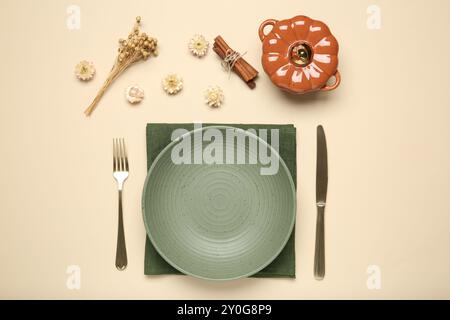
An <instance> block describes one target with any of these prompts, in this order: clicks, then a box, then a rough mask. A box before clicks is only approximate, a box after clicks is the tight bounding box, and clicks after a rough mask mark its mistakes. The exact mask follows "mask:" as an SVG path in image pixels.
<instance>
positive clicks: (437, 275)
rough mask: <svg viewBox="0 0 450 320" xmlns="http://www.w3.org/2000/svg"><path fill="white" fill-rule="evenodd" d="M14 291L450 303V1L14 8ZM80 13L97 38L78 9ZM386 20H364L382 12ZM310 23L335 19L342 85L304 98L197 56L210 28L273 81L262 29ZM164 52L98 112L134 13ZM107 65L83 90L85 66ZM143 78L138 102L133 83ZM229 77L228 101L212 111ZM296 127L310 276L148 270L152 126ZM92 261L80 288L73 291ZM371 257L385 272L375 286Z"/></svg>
mask: <svg viewBox="0 0 450 320" xmlns="http://www.w3.org/2000/svg"><path fill="white" fill-rule="evenodd" d="M0 3H1V4H0V25H1V28H0V30H1V31H0V32H1V39H0V40H1V60H0V64H1V75H0V79H1V80H0V81H1V83H0V84H1V95H0V110H1V115H0V130H1V135H0V148H1V161H0V166H1V170H0V172H1V179H0V194H1V201H0V256H1V261H2V263H1V267H0V298H64V299H73V298H145V299H169V298H192V299H200V298H209V299H228V298H270V299H281V298H285V299H305V298H327V299H328V298H331V299H334V298H364V299H366V298H368V299H379V298H389V299H390V298H450V250H449V243H450V203H449V201H448V198H449V196H450V168H449V165H450V146H449V142H448V141H449V137H450V127H449V125H448V122H449V117H450V109H449V108H450V104H449V103H450V90H449V85H450V82H449V80H448V74H449V72H450V62H449V59H448V57H449V54H450V52H449V50H450V38H449V37H448V31H449V27H450V22H449V21H450V2H449V1H446V0H441V1H438V0H428V1H418V0H414V1H406V0H405V1H403V0H395V1H387V0H385V1H382V0H371V1H366V0H353V1H350V0H347V1H331V0H329V1H326V0H321V1H311V0H309V1H300V0H296V1H290V0H277V1H261V0H259V1H257V0H253V1H239V6H237V5H236V6H235V5H233V4H231V3H225V2H222V3H221V2H219V1H194V0H190V1H181V0H172V1H169V0H167V1H132V0H127V1H106V0H104V1H87V0H74V1H31V0H29V1H24V0H21V1H17V0H14V1H12V0H10V1H5V0H1V1H0ZM70 4H76V5H78V6H80V8H81V29H80V30H73V31H71V30H69V29H68V28H67V27H66V19H67V13H66V8H67V6H68V5H70ZM371 4H377V5H378V6H379V7H380V8H381V10H382V27H381V29H380V30H369V29H368V28H367V26H366V20H367V18H368V15H367V13H366V10H367V7H368V6H369V5H371ZM297 14H305V15H308V16H311V17H313V18H317V19H320V20H323V21H325V22H326V23H327V24H329V26H330V28H331V29H332V31H333V33H334V34H335V35H336V37H337V38H338V40H339V41H340V45H341V52H340V59H341V60H340V61H341V62H340V71H341V73H342V77H343V82H342V85H341V87H340V88H339V89H338V90H336V91H335V92H332V93H323V94H317V95H312V96H305V97H293V96H290V95H287V94H283V93H281V92H280V91H279V90H277V89H276V88H275V87H273V86H272V84H271V83H270V81H269V80H268V78H267V77H266V76H265V74H261V77H260V79H259V80H258V81H257V88H256V90H254V91H251V90H249V89H248V88H247V87H246V86H245V85H244V84H243V83H242V82H241V81H240V80H239V79H238V78H237V77H236V76H232V77H231V79H228V76H227V74H226V73H225V72H223V71H222V70H221V67H220V63H219V60H218V59H217V57H216V55H215V54H214V53H213V52H212V51H211V52H210V53H209V54H208V56H207V57H206V58H205V59H204V60H198V59H195V58H194V57H192V56H191V55H190V54H189V53H188V52H187V45H186V43H187V41H188V39H189V38H190V37H191V36H192V35H193V34H195V33H202V34H204V35H205V36H206V37H207V38H208V39H210V40H211V41H212V39H213V38H214V37H215V36H216V35H218V34H221V35H223V37H224V38H225V39H226V40H228V41H229V42H230V44H231V45H232V46H233V47H235V48H238V49H239V50H241V51H248V53H247V55H246V58H247V59H248V61H250V62H251V63H252V64H254V65H255V66H256V67H257V68H258V69H259V70H260V71H262V68H261V65H260V54H261V43H260V41H259V38H258V36H257V29H258V26H259V24H260V23H261V22H262V21H263V20H265V19H267V18H278V19H281V18H290V17H292V16H295V15H297ZM137 15H141V16H142V18H143V29H144V30H145V31H147V32H148V33H150V34H152V35H155V36H156V37H157V38H158V39H159V42H160V56H159V57H158V58H157V59H155V60H152V61H148V62H146V63H143V64H141V65H139V66H134V67H133V68H131V69H130V70H128V72H126V73H125V74H124V75H123V76H122V77H121V78H120V79H119V80H118V81H117V82H116V83H114V85H113V87H112V88H111V90H109V91H108V92H107V94H106V95H105V97H104V99H103V100H102V101H101V103H100V105H99V107H98V109H97V110H96V111H95V113H94V114H93V116H92V117H91V118H85V117H84V115H83V110H84V109H85V108H86V107H87V105H88V104H89V103H90V101H91V99H92V98H93V97H94V95H95V93H96V91H97V89H98V88H99V87H100V86H101V84H102V82H103V80H104V78H105V77H106V75H107V73H108V71H109V69H110V68H111V66H112V62H113V59H114V57H115V54H116V46H117V39H118V38H119V37H123V36H126V35H127V34H128V32H129V30H130V28H131V27H132V24H133V21H134V18H135V16H137ZM82 59H89V60H92V61H94V63H95V66H96V67H97V75H96V77H95V79H94V80H93V81H91V82H89V83H81V82H79V81H78V80H77V79H76V78H75V77H74V74H73V69H74V66H75V64H76V63H77V62H78V61H80V60H82ZM169 72H177V73H179V74H181V75H182V76H183V77H184V80H185V89H184V90H183V92H182V93H181V94H180V95H178V96H175V97H168V96H166V95H165V93H164V92H163V91H162V90H161V85H160V82H161V79H162V77H163V76H165V75H166V74H167V73H169ZM134 83H136V84H139V85H140V86H142V87H143V88H144V89H145V92H146V98H145V100H144V102H143V103H142V104H141V105H139V106H136V107H131V106H129V105H128V103H127V102H126V101H125V99H124V97H123V91H124V88H125V87H126V86H128V85H131V84H134ZM212 84H218V85H220V86H221V87H222V88H223V90H224V91H225V94H226V103H225V104H224V105H223V107H222V108H220V109H218V110H211V109H209V108H208V107H207V106H206V105H204V104H203V100H202V99H203V97H202V94H203V91H204V89H205V88H206V87H207V86H209V85H212ZM192 121H204V122H231V123H233V122H242V123H294V124H295V125H296V126H297V128H298V155H297V156H298V186H299V188H298V191H299V192H298V202H299V210H298V214H297V218H298V223H297V238H296V244H297V279H295V280H285V279H244V280H239V281H233V282H228V283H212V282H206V281H202V280H197V279H194V278H191V277H182V276H161V277H153V278H149V277H145V276H144V275H143V262H144V239H145V231H144V226H143V223H142V218H141V212H140V208H139V207H140V196H141V189H142V186H143V182H144V179H145V174H146V164H145V162H146V158H145V124H146V123H147V122H192ZM318 124H323V125H324V127H325V129H326V132H327V136H328V144H329V170H330V180H329V192H328V206H327V216H326V229H327V230H326V232H327V233H326V235H327V242H326V245H327V276H326V279H325V280H324V281H323V282H317V281H315V280H314V279H313V274H312V267H313V251H314V233H315V217H316V210H315V205H314V201H315V132H316V130H315V128H316V126H317V125H318ZM121 136H122V137H124V138H125V139H126V143H127V145H128V149H129V157H130V165H131V175H130V177H129V179H128V181H127V183H126V185H125V200H124V201H125V204H124V206H125V224H126V239H127V246H128V254H129V267H128V269H127V270H126V271H124V272H118V271H117V270H116V269H115V267H114V257H115V243H116V227H117V212H116V211H117V207H116V206H117V203H116V201H117V199H116V197H117V194H116V184H115V182H114V181H113V178H112V168H111V157H112V155H111V152H112V150H111V143H112V138H113V137H121ZM69 265H79V266H80V268H81V289H80V290H68V289H67V288H66V280H67V277H68V275H67V274H66V268H67V266H69ZM369 265H378V266H379V267H380V268H381V284H382V287H381V289H380V290H369V289H368V288H367V285H366V282H367V279H368V274H367V273H366V270H367V267H368V266H369Z"/></svg>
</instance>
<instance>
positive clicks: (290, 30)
mask: <svg viewBox="0 0 450 320" xmlns="http://www.w3.org/2000/svg"><path fill="white" fill-rule="evenodd" d="M268 26H272V30H270V32H268V33H267V34H266V33H264V31H265V29H266V27H268ZM259 37H260V39H261V41H262V43H263V54H262V65H263V68H264V71H265V72H266V73H267V74H268V75H269V77H270V79H271V80H272V82H273V83H274V84H275V85H276V86H278V87H280V88H281V89H283V90H286V91H289V92H292V93H297V94H303V93H307V92H311V91H319V90H320V91H329V90H333V89H336V88H337V87H338V86H339V84H340V82H341V76H340V74H339V71H338V70H337V67H338V52H339V44H338V42H337V40H336V38H335V37H334V36H333V35H332V34H331V32H330V29H329V28H328V26H327V25H326V24H325V23H323V22H320V21H317V20H313V19H310V18H308V17H305V16H296V17H294V18H292V19H287V20H281V21H277V20H274V19H269V20H266V21H264V22H263V23H262V24H261V26H260V27H259ZM331 77H335V82H334V84H333V85H327V82H328V80H329V79H330V78H331Z"/></svg>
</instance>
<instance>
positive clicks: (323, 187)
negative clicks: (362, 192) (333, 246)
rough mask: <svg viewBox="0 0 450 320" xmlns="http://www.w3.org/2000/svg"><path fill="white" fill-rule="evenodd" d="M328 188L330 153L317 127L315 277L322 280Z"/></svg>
mask: <svg viewBox="0 0 450 320" xmlns="http://www.w3.org/2000/svg"><path fill="white" fill-rule="evenodd" d="M327 188H328V153H327V141H326V137H325V131H324V130H323V127H322V126H318V127H317V160H316V206H317V222H316V249H315V254H314V277H315V278H316V279H317V280H322V279H323V278H324V277H325V205H326V202H327Z"/></svg>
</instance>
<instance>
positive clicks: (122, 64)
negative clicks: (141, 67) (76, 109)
mask: <svg viewBox="0 0 450 320" xmlns="http://www.w3.org/2000/svg"><path fill="white" fill-rule="evenodd" d="M140 22H141V18H140V17H137V18H136V24H135V26H134V28H133V31H132V32H131V33H130V34H129V35H128V38H127V39H126V40H122V39H120V40H119V44H120V46H119V55H118V56H117V58H116V62H115V63H114V66H113V68H112V69H111V72H110V73H109V76H108V78H107V79H106V81H105V83H104V84H103V86H102V87H101V88H100V90H99V92H98V93H97V96H96V97H95V98H94V100H93V101H92V103H91V104H90V106H89V107H88V108H87V109H86V110H85V111H84V113H85V115H86V116H90V115H91V114H92V112H93V111H94V110H95V108H96V107H97V105H98V103H99V101H100V99H101V98H102V97H103V95H104V94H105V92H106V90H107V89H108V88H109V87H110V86H111V84H112V83H113V82H114V80H116V79H117V78H118V77H119V76H120V75H121V74H122V72H124V71H125V70H126V69H127V68H128V67H129V66H131V65H132V64H133V63H135V62H137V61H140V60H147V59H148V58H149V57H150V56H151V55H153V56H156V55H157V50H156V46H157V40H156V39H155V38H151V37H149V36H148V35H146V34H145V33H141V32H140V30H139V26H140Z"/></svg>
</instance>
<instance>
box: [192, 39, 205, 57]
mask: <svg viewBox="0 0 450 320" xmlns="http://www.w3.org/2000/svg"><path fill="white" fill-rule="evenodd" d="M208 48H209V42H208V41H207V40H206V39H205V37H204V36H202V35H201V34H196V35H194V37H193V38H192V39H191V40H190V41H189V50H190V51H191V53H192V54H193V55H194V56H197V57H203V56H204V55H205V54H206V53H207V52H208Z"/></svg>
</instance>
